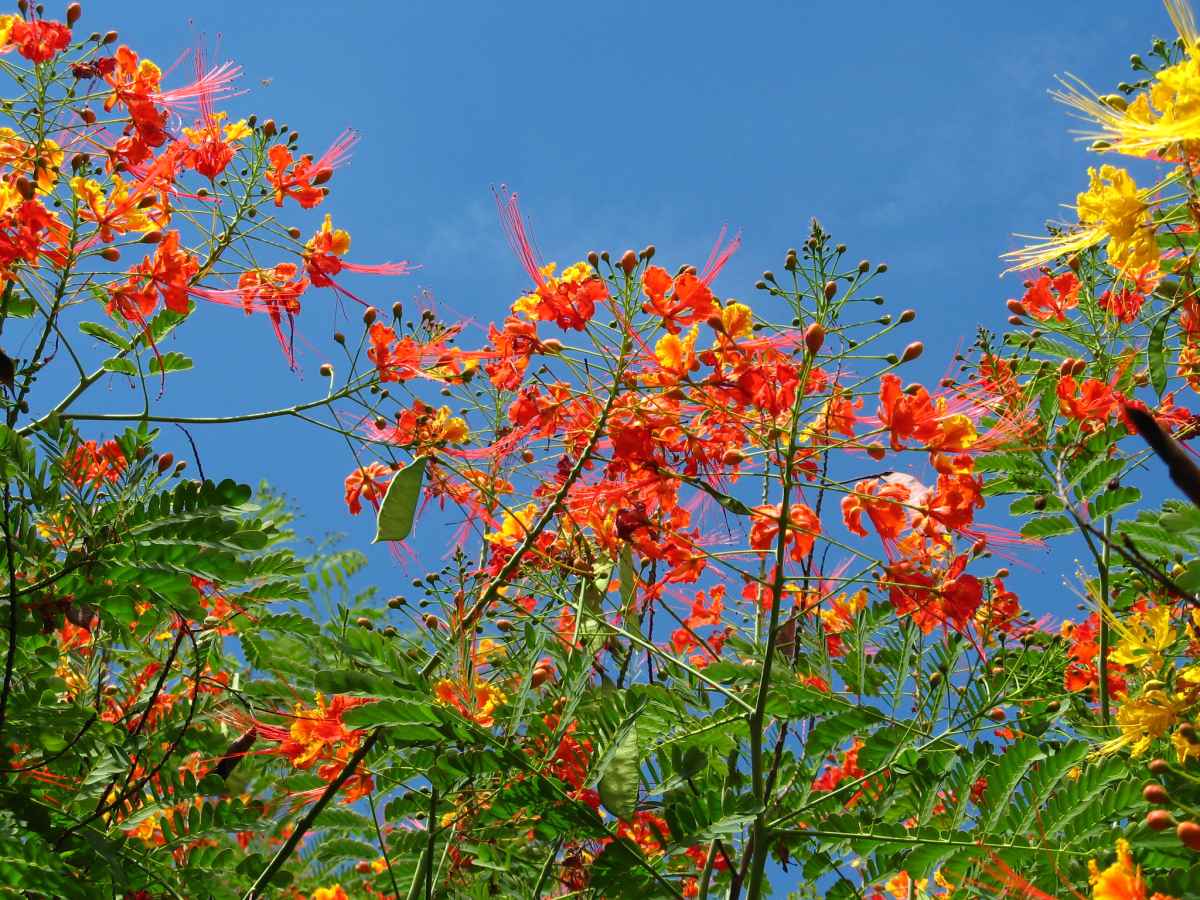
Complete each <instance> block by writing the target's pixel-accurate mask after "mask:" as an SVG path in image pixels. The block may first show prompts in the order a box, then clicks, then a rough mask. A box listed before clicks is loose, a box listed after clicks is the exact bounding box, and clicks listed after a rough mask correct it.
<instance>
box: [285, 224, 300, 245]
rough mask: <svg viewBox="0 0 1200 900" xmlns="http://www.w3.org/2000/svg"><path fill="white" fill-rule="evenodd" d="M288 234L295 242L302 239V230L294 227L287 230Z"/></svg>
mask: <svg viewBox="0 0 1200 900" xmlns="http://www.w3.org/2000/svg"><path fill="white" fill-rule="evenodd" d="M287 233H288V237H290V238H291V239H292V240H294V241H298V240H299V239H300V229H299V228H297V227H295V226H294V225H293V226H292V227H291V228H289V229H288V230H287Z"/></svg>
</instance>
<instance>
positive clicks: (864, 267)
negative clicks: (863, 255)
mask: <svg viewBox="0 0 1200 900" xmlns="http://www.w3.org/2000/svg"><path fill="white" fill-rule="evenodd" d="M870 270H871V261H870V260H869V259H864V260H862V262H860V263H859V264H858V271H859V273H861V274H863V275H865V274H867V272H869V271H870Z"/></svg>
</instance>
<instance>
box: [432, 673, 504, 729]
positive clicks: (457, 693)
mask: <svg viewBox="0 0 1200 900" xmlns="http://www.w3.org/2000/svg"><path fill="white" fill-rule="evenodd" d="M433 699H434V702H436V703H438V704H440V705H442V706H450V707H453V708H454V709H456V710H458V711H459V712H460V713H461V714H462V715H463V716H464V717H465V718H468V719H470V720H471V721H473V722H475V723H476V724H478V725H482V726H483V727H484V728H491V727H492V726H493V725H494V724H496V719H495V713H496V710H498V709H499V708H500V707H501V706H503V705H504V704H505V703H507V702H508V697H507V696H506V695H505V693H504V692H503V691H502V690H500V688H498V687H496V686H495V685H492V684H488V683H487V682H486V681H476V682H475V683H474V685H472V686H464V685H460V684H456V683H455V682H453V681H451V680H450V679H449V678H443V679H442V680H441V681H439V682H437V684H435V685H434V686H433Z"/></svg>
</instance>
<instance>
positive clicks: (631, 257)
mask: <svg viewBox="0 0 1200 900" xmlns="http://www.w3.org/2000/svg"><path fill="white" fill-rule="evenodd" d="M637 264H638V258H637V254H636V253H634V252H633V251H632V250H626V251H625V252H624V253H623V254H622V255H621V261H620V262H619V263H618V265H619V266H620V267H621V271H622V272H624V273H625V275H626V277H628V276H630V275H632V274H633V270H634V269H636V268H637Z"/></svg>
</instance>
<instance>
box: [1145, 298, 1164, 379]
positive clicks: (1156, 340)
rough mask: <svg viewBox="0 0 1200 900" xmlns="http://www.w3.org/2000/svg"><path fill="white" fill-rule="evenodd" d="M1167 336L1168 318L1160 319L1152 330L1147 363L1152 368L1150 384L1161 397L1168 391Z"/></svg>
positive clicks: (1147, 347) (1147, 351) (1147, 350)
mask: <svg viewBox="0 0 1200 900" xmlns="http://www.w3.org/2000/svg"><path fill="white" fill-rule="evenodd" d="M1166 334H1167V316H1166V315H1162V316H1159V317H1158V321H1157V322H1155V323H1154V327H1153V328H1152V329H1150V342H1149V343H1148V344H1147V345H1146V361H1147V362H1148V363H1149V366H1150V384H1151V385H1152V386H1153V387H1154V390H1155V392H1156V393H1157V394H1158V396H1159V397H1161V396H1162V395H1163V391H1165V390H1166V389H1167V359H1166V354H1165V353H1164V352H1163V341H1164V338H1165V337H1166Z"/></svg>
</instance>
